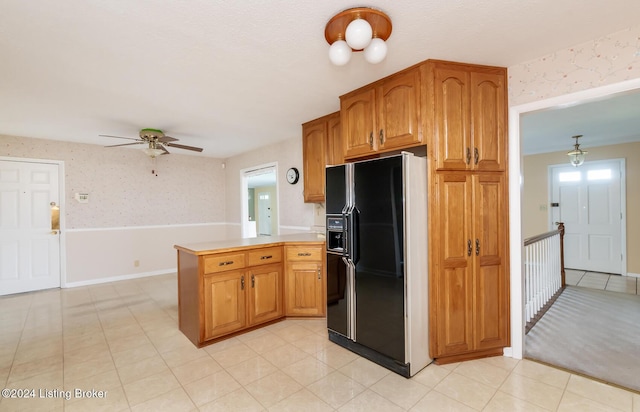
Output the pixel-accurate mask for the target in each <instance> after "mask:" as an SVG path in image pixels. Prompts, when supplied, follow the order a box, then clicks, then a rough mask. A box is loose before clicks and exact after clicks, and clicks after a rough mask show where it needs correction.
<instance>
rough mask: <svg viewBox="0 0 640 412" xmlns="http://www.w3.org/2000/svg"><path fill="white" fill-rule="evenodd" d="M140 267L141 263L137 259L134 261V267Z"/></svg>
mask: <svg viewBox="0 0 640 412" xmlns="http://www.w3.org/2000/svg"><path fill="white" fill-rule="evenodd" d="M138 266H140V261H139V260H137V259H136V260H134V261H133V267H136V268H137V267H138Z"/></svg>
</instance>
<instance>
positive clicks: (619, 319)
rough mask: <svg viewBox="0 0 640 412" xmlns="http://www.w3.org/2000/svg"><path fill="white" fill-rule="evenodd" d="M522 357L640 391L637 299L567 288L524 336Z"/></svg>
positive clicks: (639, 337) (639, 322) (639, 336)
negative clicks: (523, 353) (523, 355)
mask: <svg viewBox="0 0 640 412" xmlns="http://www.w3.org/2000/svg"><path fill="white" fill-rule="evenodd" d="M525 357H526V358H528V359H533V360H538V361H541V362H544V363H547V364H550V365H555V366H559V367H562V368H565V369H568V370H571V371H575V372H578V373H582V374H584V375H587V376H590V377H593V378H596V379H600V380H603V381H605V382H610V383H613V384H616V385H619V386H623V387H626V388H629V389H632V390H635V391H638V392H640V379H639V378H638V377H639V376H640V296H638V295H629V294H625V293H618V292H608V291H602V290H593V289H587V288H582V287H576V286H567V287H566V289H565V290H564V292H563V293H562V294H561V295H560V296H559V297H558V299H557V300H556V302H555V303H554V304H553V306H551V308H550V309H549V311H548V312H547V313H546V314H545V315H544V316H543V317H542V319H540V320H539V321H538V323H537V324H536V325H535V326H534V327H533V328H532V329H531V331H530V332H529V333H528V334H527V336H526V337H525Z"/></svg>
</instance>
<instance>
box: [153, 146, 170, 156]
mask: <svg viewBox="0 0 640 412" xmlns="http://www.w3.org/2000/svg"><path fill="white" fill-rule="evenodd" d="M156 148H158V149H161V150H163V151H164V153H162V154H163V155H166V154H171V153H169V151H168V150H167V148H166V147H164V145H161V144H157V145H156Z"/></svg>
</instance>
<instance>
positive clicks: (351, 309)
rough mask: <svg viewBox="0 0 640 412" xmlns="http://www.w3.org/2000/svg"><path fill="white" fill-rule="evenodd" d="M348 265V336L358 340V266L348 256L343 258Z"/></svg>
mask: <svg viewBox="0 0 640 412" xmlns="http://www.w3.org/2000/svg"><path fill="white" fill-rule="evenodd" d="M342 260H343V261H344V263H345V265H346V267H347V285H346V288H345V289H346V291H347V338H349V339H351V340H352V341H354V342H355V341H356V284H355V282H356V266H355V264H354V263H353V261H351V260H350V259H348V258H344V257H343V258H342Z"/></svg>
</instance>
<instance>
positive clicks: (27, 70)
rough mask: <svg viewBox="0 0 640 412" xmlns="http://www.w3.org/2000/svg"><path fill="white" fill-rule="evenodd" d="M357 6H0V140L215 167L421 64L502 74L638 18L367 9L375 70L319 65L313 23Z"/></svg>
mask: <svg viewBox="0 0 640 412" xmlns="http://www.w3.org/2000/svg"><path fill="white" fill-rule="evenodd" d="M362 5H363V4H361V3H356V4H349V3H345V2H344V1H343V0H325V1H307V0H302V1H295V2H293V1H285V0H270V1H265V0H261V1H257V0H252V1H248V0H245V1H241V2H240V1H230V0H224V1H223V0H217V1H205V0H199V1H196V0H192V1H178V0H174V1H169V0H162V1H161V0H133V1H132V0H127V1H124V0H102V1H100V0H93V1H88V0H64V1H55V2H54V1H46V0H31V1H24V0H0V56H1V59H2V63H1V64H0V134H5V135H14V136H28V137H36V138H44V139H54V140H66V141H75V142H83V143H95V144H100V145H107V144H115V143H121V141H114V140H115V139H107V138H99V137H98V134H110V135H118V136H126V137H136V136H137V132H138V130H139V129H140V128H144V127H151V128H159V129H163V130H164V131H165V133H167V134H169V135H171V136H173V137H176V138H178V139H180V143H182V144H186V145H193V146H201V147H204V149H205V150H204V151H203V153H202V154H201V155H204V156H211V157H220V158H226V157H229V156H233V155H236V154H239V153H242V152H244V151H247V150H251V149H254V148H257V147H260V146H265V145H269V144H273V143H275V142H278V141H281V140H284V139H289V138H292V137H296V136H300V124H301V123H303V122H305V121H308V120H311V119H314V118H316V117H319V116H321V115H324V114H327V113H330V112H333V111H336V110H338V108H339V100H338V96H340V95H341V94H343V93H346V92H348V91H350V90H352V89H355V88H357V87H359V86H362V85H364V84H367V83H369V82H372V81H374V80H376V79H378V78H381V77H384V76H386V75H389V74H391V73H393V72H396V71H398V70H400V69H403V68H405V67H407V66H410V65H412V64H415V63H417V62H420V61H422V60H425V59H428V58H434V59H445V60H454V61H462V62H470V63H480V64H489V65H498V66H506V67H508V66H511V65H514V64H517V63H522V62H524V61H527V60H530V59H533V58H536V57H540V56H543V55H545V54H548V53H551V52H554V51H556V50H559V49H562V48H564V47H568V46H572V45H575V44H579V43H581V42H584V41H587V40H591V39H595V38H597V37H600V36H603V35H606V34H610V33H613V32H616V31H618V30H621V29H624V28H627V27H631V26H635V25H637V24H638V21H640V1H637V0H624V1H623V0H610V1H607V2H603V1H601V0H562V1H558V0H536V1H522V0H492V1H488V0H484V1H482V0H475V1H472V0H466V1H465V0H451V1H442V0H406V1H402V2H400V1H397V2H389V1H382V0H372V1H368V2H367V4H366V5H367V6H372V7H375V8H379V9H381V10H383V11H385V12H386V13H387V14H388V15H389V16H390V17H391V20H392V22H393V32H392V34H391V37H390V38H389V40H388V46H389V53H388V56H387V58H386V60H384V61H383V62H382V63H380V64H378V65H370V64H368V63H366V62H365V61H364V59H363V58H362V56H361V55H360V53H358V54H357V55H354V57H353V58H352V61H351V62H350V63H349V64H348V65H346V66H343V67H335V66H332V65H331V64H330V63H329V61H328V58H327V50H328V45H327V44H326V42H325V40H324V26H325V24H326V22H327V21H328V20H329V19H330V18H331V16H333V15H334V14H336V13H337V12H339V11H341V10H344V9H346V8H349V7H356V6H362ZM567 140H568V138H567ZM136 147H137V146H136ZM105 150H118V149H105ZM172 151H173V152H175V153H183V154H191V152H187V151H184V150H180V149H173V150H172Z"/></svg>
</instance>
